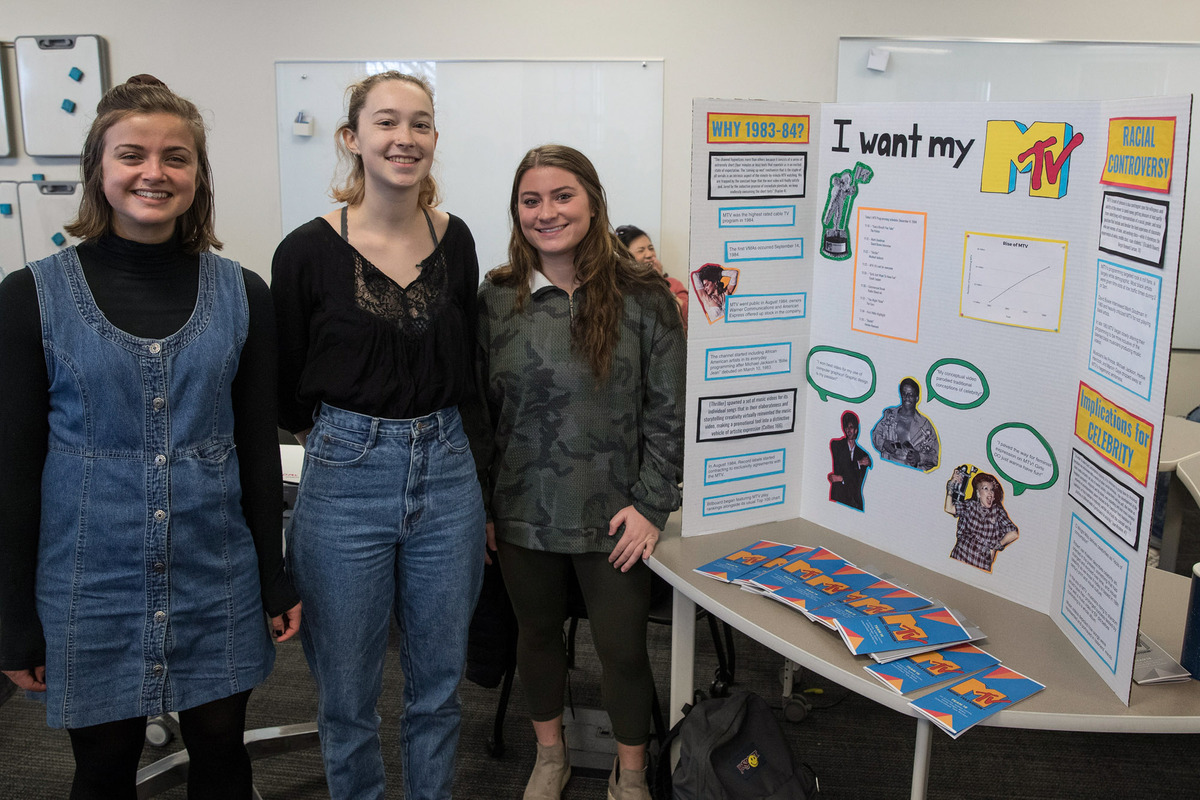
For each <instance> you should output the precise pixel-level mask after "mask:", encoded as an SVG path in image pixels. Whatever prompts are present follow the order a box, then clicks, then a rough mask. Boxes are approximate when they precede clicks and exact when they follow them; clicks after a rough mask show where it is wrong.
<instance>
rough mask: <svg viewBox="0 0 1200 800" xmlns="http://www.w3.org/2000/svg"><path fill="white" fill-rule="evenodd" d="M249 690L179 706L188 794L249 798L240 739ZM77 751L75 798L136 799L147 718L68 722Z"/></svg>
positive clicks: (195, 799)
mask: <svg viewBox="0 0 1200 800" xmlns="http://www.w3.org/2000/svg"><path fill="white" fill-rule="evenodd" d="M249 699H250V692H249V691H248V690H247V691H245V692H242V693H241V694H235V695H233V696H232V697H226V698H223V699H221V700H214V701H212V702H211V703H205V704H204V705H202V706H197V707H195V708H189V709H188V710H186V711H180V712H179V730H180V733H181V734H182V736H183V744H184V746H185V747H187V751H188V773H187V775H188V781H187V786H188V788H187V796H188V800H248V799H249V798H250V797H251V796H252V795H253V790H252V788H251V783H250V756H249V755H248V754H247V753H246V747H245V745H243V744H242V734H243V732H244V731H245V729H246V703H247V701H248V700H249ZM67 732H68V733H69V734H70V735H71V749H72V751H73V752H74V753H75V781H74V782H73V783H72V784H71V800H136V798H137V790H136V783H137V770H138V760H139V759H140V758H141V755H142V745H143V743H144V742H145V741H146V718H145V717H135V718H133V719H122V720H117V721H116V722H104V723H101V724H100V725H91V726H89V727H86V728H70V729H68V731H67Z"/></svg>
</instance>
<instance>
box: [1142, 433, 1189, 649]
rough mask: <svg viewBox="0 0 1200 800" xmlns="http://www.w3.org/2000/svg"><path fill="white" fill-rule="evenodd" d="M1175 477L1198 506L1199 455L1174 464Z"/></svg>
mask: <svg viewBox="0 0 1200 800" xmlns="http://www.w3.org/2000/svg"><path fill="white" fill-rule="evenodd" d="M1175 477H1177V478H1179V480H1180V481H1181V482H1182V483H1183V485H1184V486H1186V487H1187V489H1188V491H1189V492H1191V493H1192V499H1194V500H1195V501H1196V503H1197V504H1200V454H1197V455H1193V456H1188V457H1187V458H1185V459H1183V460H1182V461H1180V462H1179V463H1178V464H1176V465H1175ZM1150 638H1151V639H1153V638H1154V637H1153V636H1151V637H1150Z"/></svg>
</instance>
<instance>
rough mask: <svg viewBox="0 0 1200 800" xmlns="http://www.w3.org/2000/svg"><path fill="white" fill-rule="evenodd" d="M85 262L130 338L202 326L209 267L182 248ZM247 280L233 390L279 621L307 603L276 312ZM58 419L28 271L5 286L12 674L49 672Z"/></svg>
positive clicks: (4, 456) (1, 326) (89, 250)
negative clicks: (49, 503) (286, 459)
mask: <svg viewBox="0 0 1200 800" xmlns="http://www.w3.org/2000/svg"><path fill="white" fill-rule="evenodd" d="M78 253H79V260H80V263H81V264H82V265H83V273H84V276H85V278H86V279H87V283H88V288H89V289H90V290H91V292H92V296H93V297H94V298H95V300H96V305H97V306H99V308H100V311H101V312H102V313H103V314H104V316H105V318H106V319H108V321H109V322H111V323H112V324H113V325H115V326H116V327H118V328H120V329H121V330H123V331H125V332H126V333H130V334H133V335H134V336H139V337H144V338H152V339H163V338H166V337H167V336H170V335H171V334H173V333H175V332H176V331H178V330H179V329H180V328H182V327H183V325H184V324H185V323H186V322H187V321H188V319H189V318H190V317H191V315H192V312H193V310H194V309H195V306H196V296H197V291H198V287H199V275H200V258H199V256H198V255H196V254H192V253H187V252H186V251H184V249H183V247H182V246H181V244H180V243H179V241H178V240H177V239H173V240H171V241H169V242H166V243H163V244H157V245H146V244H140V243H137V242H131V241H128V240H126V239H121V238H119V237H117V236H112V235H109V236H104V237H101V238H99V239H95V240H91V241H88V242H85V243H84V244H81V245H79V247H78ZM242 275H243V277H244V279H245V284H246V295H247V299H248V301H249V306H250V329H249V332H248V335H247V337H246V344H245V346H244V347H243V348H242V353H241V359H240V361H239V364H238V372H237V375H236V377H235V378H234V381H233V411H234V420H235V422H234V443H235V445H236V447H237V455H238V466H239V470H240V473H241V482H242V510H243V513H244V514H245V515H246V521H247V523H248V524H249V526H250V532H251V534H252V535H253V537H254V546H255V550H256V551H257V553H258V564H259V579H260V582H261V585H262V599H263V606H264V608H265V609H266V611H267V613H268V614H270V615H272V616H275V615H278V614H281V613H283V612H284V611H286V610H288V609H289V608H291V607H292V606H294V605H295V604H296V603H297V602H298V601H299V599H298V597H297V595H296V592H295V589H293V588H292V585H291V581H290V580H289V579H288V577H287V575H286V574H285V573H284V569H283V551H282V542H281V520H280V511H281V509H282V508H283V496H282V484H281V478H280V468H279V445H278V437H277V433H276V427H275V426H276V393H275V372H276V367H275V362H276V352H275V320H274V309H273V304H272V301H271V294H270V291H269V290H268V289H267V285H266V283H265V282H264V281H263V279H262V278H260V277H259V276H258V275H257V274H255V273H254V272H251V271H249V270H246V269H243V270H242ZM49 410H50V402H49V378H48V375H47V372H46V356H45V352H44V350H43V347H42V329H41V315H40V313H39V311H38V298H37V287H36V285H35V284H34V280H33V274H32V273H31V272H29V270H25V269H22V270H18V271H16V272H14V273H12V274H10V275H8V276H7V277H6V278H5V279H4V281H3V282H0V669H6V670H19V669H31V668H33V667H36V666H40V665H42V664H44V663H45V643H44V641H43V638H42V628H41V623H40V622H39V621H38V617H37V608H36V605H35V601H34V581H35V575H36V571H37V552H38V536H39V527H40V522H41V480H42V467H43V465H44V464H45V460H46V453H47V442H48V438H49V421H48V415H49ZM214 591H216V588H215V587H214Z"/></svg>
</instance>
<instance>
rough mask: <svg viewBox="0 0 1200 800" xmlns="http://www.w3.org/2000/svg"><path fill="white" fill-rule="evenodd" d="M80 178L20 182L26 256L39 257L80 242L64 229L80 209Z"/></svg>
mask: <svg viewBox="0 0 1200 800" xmlns="http://www.w3.org/2000/svg"><path fill="white" fill-rule="evenodd" d="M79 192H80V183H79V182H78V181H37V182H34V181H22V182H21V183H19V184H17V193H18V196H19V197H20V201H21V240H22V242H24V245H25V260H26V261H37V260H38V259H39V258H45V257H46V256H48V255H52V254H54V253H56V252H58V251H59V250H60V249H62V248H64V247H66V246H67V245H72V244H78V243H79V240H78V239H76V238H75V237H74V236H68V235H67V232H66V231H64V230H63V225H66V224H67V223H68V222H70V221H71V220H73V219H75V214H76V212H78V211H79Z"/></svg>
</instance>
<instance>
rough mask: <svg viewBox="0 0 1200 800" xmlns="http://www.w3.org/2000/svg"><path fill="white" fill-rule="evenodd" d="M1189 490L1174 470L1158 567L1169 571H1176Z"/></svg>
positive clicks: (1168, 491)
mask: <svg viewBox="0 0 1200 800" xmlns="http://www.w3.org/2000/svg"><path fill="white" fill-rule="evenodd" d="M1187 490H1188V489H1187V487H1186V486H1184V485H1183V484H1182V483H1180V482H1179V479H1178V478H1176V477H1175V473H1174V472H1172V473H1171V483H1170V487H1169V488H1168V489H1167V513H1166V515H1165V519H1163V531H1162V549H1160V550H1159V551H1158V568H1159V569H1165V570H1166V571H1167V572H1174V571H1175V562H1176V561H1178V560H1179V536H1180V533H1181V531H1182V529H1183V495H1184V493H1185V492H1187Z"/></svg>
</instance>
